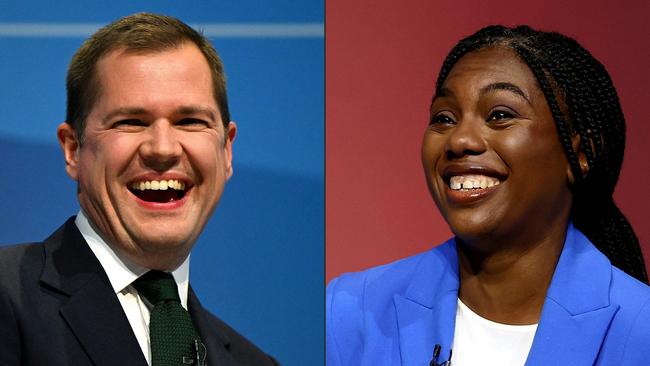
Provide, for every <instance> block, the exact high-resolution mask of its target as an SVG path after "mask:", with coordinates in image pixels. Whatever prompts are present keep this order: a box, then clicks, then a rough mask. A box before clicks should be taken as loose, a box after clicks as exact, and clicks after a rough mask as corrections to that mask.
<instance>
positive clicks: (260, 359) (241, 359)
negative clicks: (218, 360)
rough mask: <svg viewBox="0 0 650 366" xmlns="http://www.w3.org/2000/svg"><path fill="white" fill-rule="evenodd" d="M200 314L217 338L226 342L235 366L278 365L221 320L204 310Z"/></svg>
mask: <svg viewBox="0 0 650 366" xmlns="http://www.w3.org/2000/svg"><path fill="white" fill-rule="evenodd" d="M202 312H203V319H204V320H206V321H207V322H208V323H209V326H208V328H209V329H211V330H212V331H213V332H215V334H216V335H217V337H219V338H220V339H222V340H225V341H226V348H227V349H228V353H229V354H230V355H231V356H232V358H233V359H234V360H235V362H236V363H235V364H236V365H241V366H248V365H250V366H253V365H259V366H265V365H269V366H270V365H279V363H278V362H277V361H276V360H275V359H274V358H273V357H271V356H269V355H268V354H266V353H265V352H264V351H262V350H261V349H260V348H258V347H257V346H256V345H255V344H253V342H251V341H250V340H248V339H247V338H246V337H244V336H243V335H241V334H240V333H239V332H237V331H236V330H235V329H233V328H232V327H230V326H229V325H228V324H226V323H225V322H224V321H223V320H221V319H219V318H218V317H216V316H215V315H214V314H212V313H211V312H209V311H207V310H205V309H202Z"/></svg>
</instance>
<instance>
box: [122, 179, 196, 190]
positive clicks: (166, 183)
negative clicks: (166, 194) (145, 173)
mask: <svg viewBox="0 0 650 366" xmlns="http://www.w3.org/2000/svg"><path fill="white" fill-rule="evenodd" d="M131 188H132V189H137V190H140V191H144V190H146V189H151V190H153V191H166V190H167V189H175V190H177V191H184V190H185V183H183V182H179V181H177V180H175V179H170V180H147V181H141V182H133V183H132V184H131Z"/></svg>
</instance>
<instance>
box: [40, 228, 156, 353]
mask: <svg viewBox="0 0 650 366" xmlns="http://www.w3.org/2000/svg"><path fill="white" fill-rule="evenodd" d="M44 248H45V264H44V268H43V274H42V275H41V282H42V284H43V285H44V286H46V287H50V288H51V289H54V290H56V291H58V292H60V293H62V294H63V295H65V296H68V297H69V298H68V300H67V301H63V302H62V306H61V308H60V314H61V316H62V317H63V318H64V319H65V322H66V323H67V325H68V326H69V327H70V330H71V331H72V333H74V335H75V337H76V338H77V340H78V341H79V343H80V344H81V346H82V348H83V349H84V350H85V351H86V353H87V354H88V356H89V357H90V359H91V360H92V362H93V364H95V365H97V366H109V365H119V364H122V365H142V366H146V365H147V363H146V360H145V358H144V355H143V354H142V350H141V349H140V346H139V345H138V342H137V340H136V338H135V335H134V334H133V330H132V329H131V326H130V324H129V322H128V320H127V318H126V315H125V314H124V310H123V309H122V306H121V305H120V303H119V300H118V299H117V297H116V296H115V293H114V291H113V288H112V287H111V285H110V282H109V281H108V277H107V276H106V273H104V270H103V268H102V267H101V265H100V264H99V261H98V260H97V258H95V256H94V254H93V253H92V251H91V250H90V248H89V247H88V245H87V244H86V243H85V241H84V239H83V236H82V235H81V233H80V232H79V230H78V229H77V227H76V225H75V224H74V217H72V218H70V219H69V220H68V221H67V222H66V223H65V224H64V225H63V226H62V227H61V228H60V229H59V230H58V231H57V232H55V233H54V234H53V235H52V236H51V237H49V238H48V239H46V241H45V243H44ZM70 362H71V363H74V362H75V360H70Z"/></svg>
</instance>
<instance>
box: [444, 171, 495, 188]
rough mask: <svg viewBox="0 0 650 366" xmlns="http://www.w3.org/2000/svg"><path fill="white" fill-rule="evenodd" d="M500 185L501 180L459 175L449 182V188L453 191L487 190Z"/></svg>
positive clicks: (481, 176) (484, 176)
mask: <svg viewBox="0 0 650 366" xmlns="http://www.w3.org/2000/svg"><path fill="white" fill-rule="evenodd" d="M496 185H499V180H498V179H497V178H494V177H488V176H486V175H457V176H453V177H451V179H450V180H449V187H450V188H451V189H453V190H461V189H485V188H490V187H494V186H496Z"/></svg>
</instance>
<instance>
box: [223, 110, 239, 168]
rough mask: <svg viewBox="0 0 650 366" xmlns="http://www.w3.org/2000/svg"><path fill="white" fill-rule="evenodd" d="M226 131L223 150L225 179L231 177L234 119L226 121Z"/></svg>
mask: <svg viewBox="0 0 650 366" xmlns="http://www.w3.org/2000/svg"><path fill="white" fill-rule="evenodd" d="M225 133H226V142H225V146H224V150H225V153H226V156H225V158H226V179H230V177H232V173H233V169H232V144H233V142H235V136H236V135H237V125H236V124H235V122H234V121H230V122H229V123H228V128H227V129H226V131H225Z"/></svg>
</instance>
